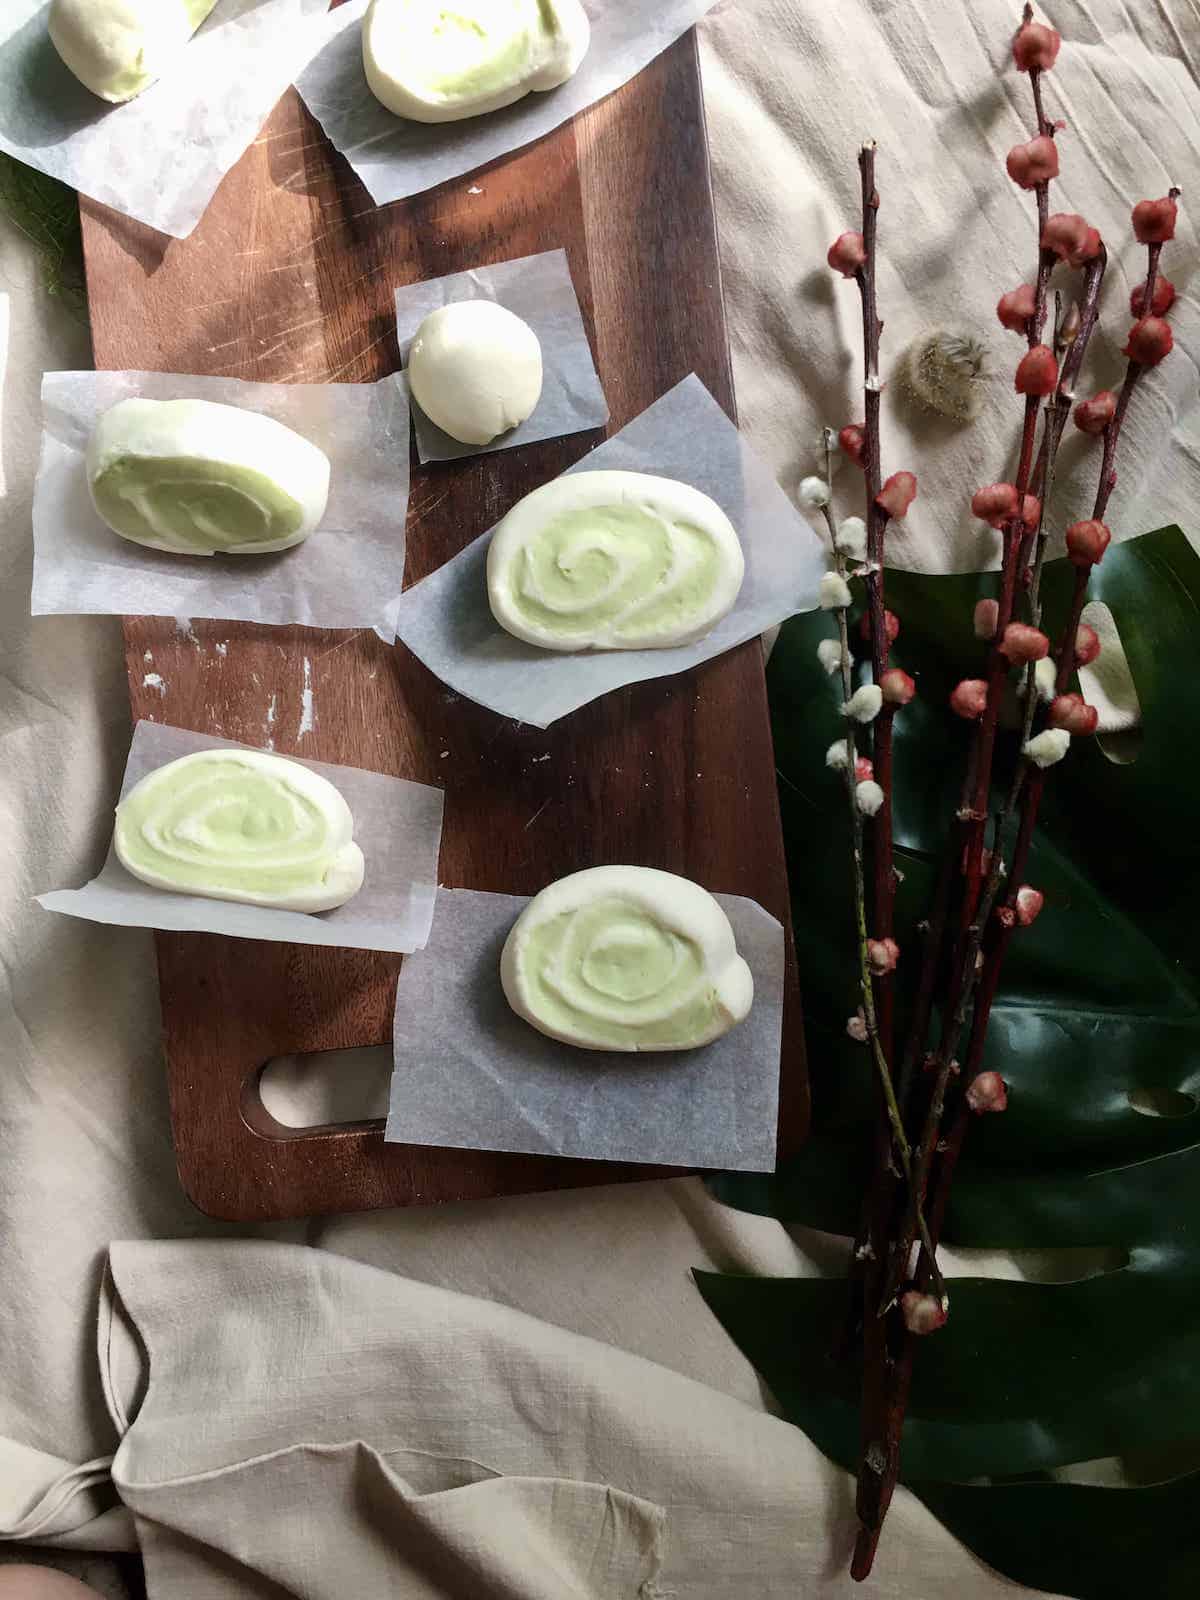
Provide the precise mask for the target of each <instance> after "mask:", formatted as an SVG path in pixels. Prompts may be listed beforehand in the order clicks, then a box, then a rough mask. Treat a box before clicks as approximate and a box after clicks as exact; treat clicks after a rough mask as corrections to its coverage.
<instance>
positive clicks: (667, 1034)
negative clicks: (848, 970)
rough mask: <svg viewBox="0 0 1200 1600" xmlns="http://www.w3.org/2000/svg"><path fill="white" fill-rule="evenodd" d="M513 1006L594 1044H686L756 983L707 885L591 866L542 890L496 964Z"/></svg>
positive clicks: (555, 1033) (551, 1028)
mask: <svg viewBox="0 0 1200 1600" xmlns="http://www.w3.org/2000/svg"><path fill="white" fill-rule="evenodd" d="M500 975H501V981H502V983H503V986H504V992H505V995H506V996H507V998H508V1002H509V1004H510V1005H511V1006H512V1008H513V1010H514V1011H516V1012H518V1014H519V1015H521V1016H523V1017H524V1018H525V1020H526V1021H527V1022H530V1023H531V1024H532V1025H533V1026H534V1027H535V1028H537V1029H538V1030H539V1031H540V1032H542V1033H546V1034H549V1035H550V1036H551V1037H553V1038H556V1039H561V1040H563V1041H565V1042H566V1043H568V1044H574V1045H578V1046H581V1047H582V1048H585V1049H592V1050H624V1051H644V1050H684V1049H692V1048H694V1047H696V1046H697V1045H702V1044H708V1043H710V1042H711V1041H712V1040H713V1039H716V1038H719V1037H720V1036H721V1035H722V1034H724V1033H727V1032H728V1031H729V1029H730V1028H732V1027H734V1026H736V1024H737V1023H739V1022H741V1021H742V1020H743V1018H744V1017H745V1016H746V1015H747V1013H748V1012H749V1010H750V1005H751V1003H752V1001H753V997H754V984H753V979H752V978H751V975H750V969H749V968H748V967H747V965H746V963H745V962H744V961H743V960H742V958H741V957H740V956H739V955H738V953H737V947H736V944H735V941H734V936H733V930H732V929H731V928H730V925H729V920H728V918H727V917H726V915H725V913H724V912H723V911H722V909H721V907H720V906H719V905H718V904H717V902H716V901H715V900H714V899H713V897H712V895H710V894H709V893H708V892H707V890H705V889H702V888H700V886H699V885H698V884H695V883H692V882H690V881H689V880H688V879H686V878H680V877H676V876H675V875H674V874H673V873H669V872H658V871H655V870H652V869H650V868H647V867H625V866H614V867H593V868H590V869H589V870H588V871H586V872H577V873H574V874H572V875H571V876H570V877H568V878H562V879H560V880H559V881H558V882H557V883H554V884H551V885H550V886H549V888H546V889H543V890H542V892H541V894H539V895H538V896H537V897H536V898H535V899H534V900H533V901H531V902H530V904H529V905H528V906H527V907H526V909H525V911H523V912H522V914H521V916H520V917H519V918H518V920H517V922H516V923H515V925H514V927H513V929H512V932H511V933H510V934H509V937H508V939H507V941H506V943H505V947H504V952H503V955H502V957H501V965H500Z"/></svg>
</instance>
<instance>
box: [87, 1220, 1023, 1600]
mask: <svg viewBox="0 0 1200 1600" xmlns="http://www.w3.org/2000/svg"><path fill="white" fill-rule="evenodd" d="M110 1266H111V1272H110V1276H109V1278H108V1280H107V1283H106V1289H105V1294H104V1297H103V1301H102V1305H101V1314H100V1338H99V1347H100V1359H101V1363H102V1367H103V1370H104V1375H105V1383H106V1389H107V1392H108V1394H109V1398H110V1405H111V1407H112V1411H113V1420H114V1423H115V1425H116V1426H117V1428H118V1429H119V1430H120V1431H121V1433H122V1440H121V1444H120V1446H119V1448H118V1450H117V1453H116V1456H115V1459H114V1461H113V1464H112V1474H113V1479H114V1481H115V1482H116V1485H117V1487H118V1489H119V1490H120V1493H121V1497H122V1499H123V1500H124V1501H125V1503H126V1504H127V1505H128V1506H129V1507H130V1508H131V1510H132V1511H133V1514H134V1517H135V1519H136V1523H137V1530H138V1535H139V1538H140V1541H141V1546H142V1550H143V1554H144V1556H145V1561H146V1572H147V1580H148V1585H149V1589H150V1592H151V1594H152V1595H154V1596H158V1595H163V1596H172V1597H181V1600H201V1597H202V1600H243V1597H247V1596H254V1597H256V1600H257V1597H260V1596H261V1597H266V1596H271V1597H272V1600H283V1597H285V1596H296V1597H297V1600H342V1596H344V1595H363V1596H372V1597H374V1596H377V1595H384V1594H389V1595H397V1596H401V1595H402V1596H404V1597H405V1600H409V1597H411V1600H480V1597H482V1596H487V1597H488V1600H667V1597H668V1596H678V1597H680V1600H682V1597H683V1596H687V1597H688V1600H728V1597H729V1596H731V1595H737V1594H745V1595H753V1596H755V1600H772V1597H776V1596H777V1597H779V1600H784V1597H785V1596H786V1597H788V1600H791V1597H793V1596H795V1595H796V1594H798V1593H800V1594H804V1595H806V1596H817V1595H822V1594H828V1595H832V1594H834V1593H837V1592H844V1585H845V1583H846V1581H847V1580H846V1578H845V1575H844V1573H843V1572H842V1571H841V1570H840V1562H841V1560H842V1558H843V1557H844V1555H845V1553H846V1551H847V1550H848V1548H849V1545H850V1542H851V1541H852V1538H853V1511H852V1507H851V1504H850V1501H849V1499H848V1497H847V1496H846V1494H845V1493H844V1484H843V1482H842V1476H841V1474H840V1473H838V1472H837V1471H836V1469H835V1468H833V1467H832V1466H830V1465H829V1463H828V1462H826V1461H825V1460H824V1459H823V1458H822V1457H821V1456H820V1455H819V1454H818V1452H817V1451H816V1450H815V1449H814V1448H813V1446H812V1445H810V1444H809V1443H808V1441H807V1440H806V1439H805V1438H804V1436H803V1435H802V1434H800V1433H799V1432H798V1431H797V1430H796V1429H794V1428H790V1427H788V1426H787V1424H785V1423H783V1422H780V1421H778V1420H777V1419H776V1418H774V1417H770V1416H766V1415H764V1414H763V1413H762V1412H761V1411H760V1410H757V1409H755V1408H752V1407H750V1406H747V1405H745V1404H743V1403H741V1402H740V1401H737V1400H733V1399H730V1398H729V1397H728V1396H725V1395H722V1394H720V1393H719V1392H717V1391H716V1390H714V1389H711V1388H708V1387H706V1386H704V1385H702V1384H698V1383H696V1382H695V1381H694V1380H692V1379H690V1378H687V1377H683V1376H680V1375H679V1374H678V1373H675V1372H671V1371H668V1370H667V1369H666V1368H664V1367H661V1366H657V1365H655V1364H653V1363H651V1362H648V1361H646V1360H644V1359H642V1358H641V1357H639V1356H635V1355H630V1354H628V1353H626V1352H624V1351H621V1350H617V1349H614V1348H613V1347H612V1346H611V1345H608V1344H601V1343H598V1342H596V1341H595V1340H592V1339H586V1338H581V1337H579V1336H578V1335H575V1334H569V1333H565V1332H563V1331H561V1330H559V1329H556V1328H553V1327H551V1326H550V1325H549V1324H548V1323H545V1322H541V1321H537V1320H535V1319H533V1318H531V1317H528V1316H525V1315H524V1314H523V1313H521V1312H518V1311H511V1310H508V1309H506V1308H504V1307H500V1306H495V1305H489V1304H488V1303H487V1302H486V1301H484V1300H480V1299H476V1298H472V1297H468V1296H464V1295H460V1294H455V1293H452V1292H450V1291H447V1290H445V1289H440V1288H434V1287H431V1286H429V1285H426V1284H420V1283H415V1282H413V1281H411V1280H409V1279H406V1278H403V1277H400V1276H396V1275H393V1274H391V1273H387V1272H380V1271H378V1270H376V1269H374V1268H371V1267H366V1266H361V1265H356V1264H354V1263H351V1262H348V1261H344V1260H340V1259H338V1258H337V1257H336V1256H332V1255H329V1254H327V1253H324V1252H321V1251H314V1250H302V1249H296V1248H288V1247H280V1246H270V1245H244V1244H211V1245H180V1244H155V1243H133V1244H118V1245H114V1247H113V1250H112V1255H111V1260H110ZM214 1306H224V1307H230V1308H236V1312H235V1313H234V1314H233V1315H228V1314H227V1315H226V1316H225V1317H219V1316H218V1317H214V1316H213V1314H212V1308H213V1307H214ZM800 1484H803V1485H806V1486H807V1487H806V1489H805V1492H804V1497H803V1500H801V1499H799V1498H798V1496H797V1485H800ZM893 1519H894V1520H893V1523H892V1526H891V1529H890V1533H889V1543H890V1548H891V1551H892V1554H893V1559H892V1560H891V1561H890V1562H885V1563H881V1569H880V1573H879V1575H878V1576H877V1577H875V1578H873V1579H872V1580H871V1581H870V1582H869V1583H868V1584H866V1585H865V1586H864V1588H863V1591H862V1592H863V1593H864V1594H866V1595H878V1596H892V1597H896V1600H899V1597H900V1596H906V1597H913V1596H916V1595H920V1596H926V1595H929V1594H932V1593H933V1592H935V1588H936V1587H937V1586H939V1585H940V1584H941V1582H942V1575H943V1571H944V1565H943V1564H944V1557H945V1549H944V1545H945V1536H944V1535H943V1534H942V1533H941V1531H940V1530H939V1529H938V1528H937V1525H936V1523H934V1521H933V1519H932V1518H931V1517H930V1516H929V1515H928V1513H927V1512H925V1510H924V1509H923V1508H922V1507H921V1506H919V1505H918V1504H917V1503H915V1502H914V1501H912V1500H911V1499H910V1498H908V1497H907V1496H905V1497H904V1499H903V1501H902V1502H901V1503H900V1504H898V1505H897V1507H896V1510H895V1512H894V1513H893ZM956 1569H957V1570H956V1581H957V1583H958V1585H959V1587H958V1589H957V1590H956V1591H954V1592H957V1593H960V1594H961V1593H969V1594H970V1595H971V1596H972V1600H992V1597H999V1596H1002V1595H1005V1594H1012V1593H1014V1589H1015V1586H1014V1585H1012V1584H1009V1583H1007V1582H1006V1581H1005V1580H1003V1579H1001V1578H998V1577H996V1576H995V1575H994V1574H992V1573H990V1572H988V1571H987V1570H986V1569H985V1568H984V1567H983V1566H982V1565H981V1564H979V1563H977V1562H969V1561H961V1562H959V1563H956ZM946 1592H950V1591H946Z"/></svg>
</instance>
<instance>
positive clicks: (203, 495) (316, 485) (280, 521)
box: [87, 400, 329, 556]
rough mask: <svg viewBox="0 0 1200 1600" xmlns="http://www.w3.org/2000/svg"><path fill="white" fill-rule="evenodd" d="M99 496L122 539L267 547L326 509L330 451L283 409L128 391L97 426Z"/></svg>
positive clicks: (258, 550) (93, 474) (307, 526)
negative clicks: (136, 396)
mask: <svg viewBox="0 0 1200 1600" xmlns="http://www.w3.org/2000/svg"><path fill="white" fill-rule="evenodd" d="M87 476H88V487H89V488H90V490H91V494H92V504H93V505H94V506H95V507H96V510H97V511H98V512H99V513H100V515H101V517H103V519H104V521H105V522H107V523H108V525H109V527H110V528H111V529H112V530H113V532H114V533H119V534H120V535H121V537H122V539H131V540H132V541H133V543H134V544H145V545H149V546H150V548H151V549H153V550H168V551H174V552H175V553H176V554H178V555H188V556H212V555H242V556H255V555H262V554H263V553H264V552H266V551H270V550H287V549H288V548H289V547H290V546H292V545H294V544H301V543H302V542H303V541H304V540H305V539H307V538H308V536H309V534H310V533H312V532H313V530H314V529H315V528H316V527H317V524H318V523H319V522H320V520H321V518H322V517H323V516H324V515H325V505H326V502H327V500H328V497H329V458H328V457H327V456H326V455H325V454H324V452H323V451H321V450H318V449H317V447H316V445H315V444H310V443H309V441H308V440H307V439H304V438H302V437H301V436H300V434H298V433H294V432H293V431H292V429H291V428H288V427H285V426H284V424H283V423H282V422H276V420H275V419H274V417H267V416H263V415H262V413H261V412H258V411H243V410H242V409H241V407H240V406H223V405H217V404H215V403H214V402H213V401H211V400H121V401H119V402H118V404H117V405H115V406H113V407H112V408H111V409H110V410H108V411H106V412H105V413H104V415H103V416H102V417H101V418H100V420H99V421H98V422H97V424H96V426H95V428H94V429H93V430H92V437H91V439H90V440H89V441H88V449H87Z"/></svg>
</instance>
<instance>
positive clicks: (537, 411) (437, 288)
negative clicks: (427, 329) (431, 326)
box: [396, 250, 608, 461]
mask: <svg viewBox="0 0 1200 1600" xmlns="http://www.w3.org/2000/svg"><path fill="white" fill-rule="evenodd" d="M457 300H494V301H495V302H496V303H497V304H498V305H502V306H503V307H504V308H505V310H506V311H511V312H513V313H514V315H516V316H518V317H521V318H522V319H523V320H524V321H525V322H527V323H528V324H529V326H530V327H531V328H532V329H533V331H534V333H536V334H537V336H538V341H539V343H540V344H541V347H542V395H541V399H540V400H539V401H538V403H537V405H536V406H535V407H534V410H533V411H532V413H531V414H530V415H529V416H528V417H527V418H526V420H525V421H524V422H522V423H521V425H520V426H519V427H517V428H512V429H511V430H510V431H509V432H508V433H503V434H501V435H500V437H499V438H498V439H493V440H492V442H491V444H462V443H460V442H459V440H457V439H452V438H451V437H450V435H449V434H448V433H443V432H442V430H441V428H439V427H438V425H437V424H436V423H435V422H431V421H430V420H429V418H428V417H427V416H426V415H425V413H424V412H423V411H422V410H421V407H420V405H419V404H418V403H417V401H416V399H415V398H414V397H413V396H412V394H411V391H410V394H409V403H410V405H411V406H412V416H413V428H414V431H415V432H416V436H417V455H418V456H419V458H420V459H421V460H422V461H451V460H455V459H457V457H459V456H473V455H479V454H481V453H483V452H485V451H488V450H511V449H512V448H513V446H514V445H519V444H533V443H534V442H535V441H536V440H538V439H557V438H560V437H561V436H562V435H563V434H567V433H582V432H583V431H584V430H585V429H587V428H602V427H603V426H604V424H605V423H606V422H607V421H608V402H607V401H606V400H605V398H604V390H603V388H602V387H601V385H600V374H599V373H598V372H597V371H596V364H595V362H594V361H593V360H592V351H591V346H590V345H589V344H588V337H587V330H586V329H585V328H584V326H583V314H582V312H581V311H580V309H579V301H578V299H577V298H576V295H575V285H574V284H573V283H572V282H571V269H570V267H569V266H568V265H567V252H566V251H565V250H547V251H545V252H544V254H542V255H537V256H522V257H521V258H520V259H519V260H517V261H502V262H500V263H499V265H497V266H494V267H472V268H471V269H470V271H468V272H452V273H450V274H449V275H448V276H447V277H445V278H427V279H426V280H425V282H424V283H410V284H408V285H407V286H406V287H405V288H403V289H397V290H396V332H397V335H398V336H399V340H400V354H401V356H402V357H403V358H404V365H405V367H407V366H408V352H409V347H410V346H411V344H412V342H413V339H414V338H415V337H416V332H417V329H418V328H419V327H420V326H421V324H422V322H424V320H425V318H426V317H427V316H428V315H429V313H430V312H431V311H438V310H440V309H441V307H442V306H448V305H452V304H453V303H454V302H455V301H457Z"/></svg>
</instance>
